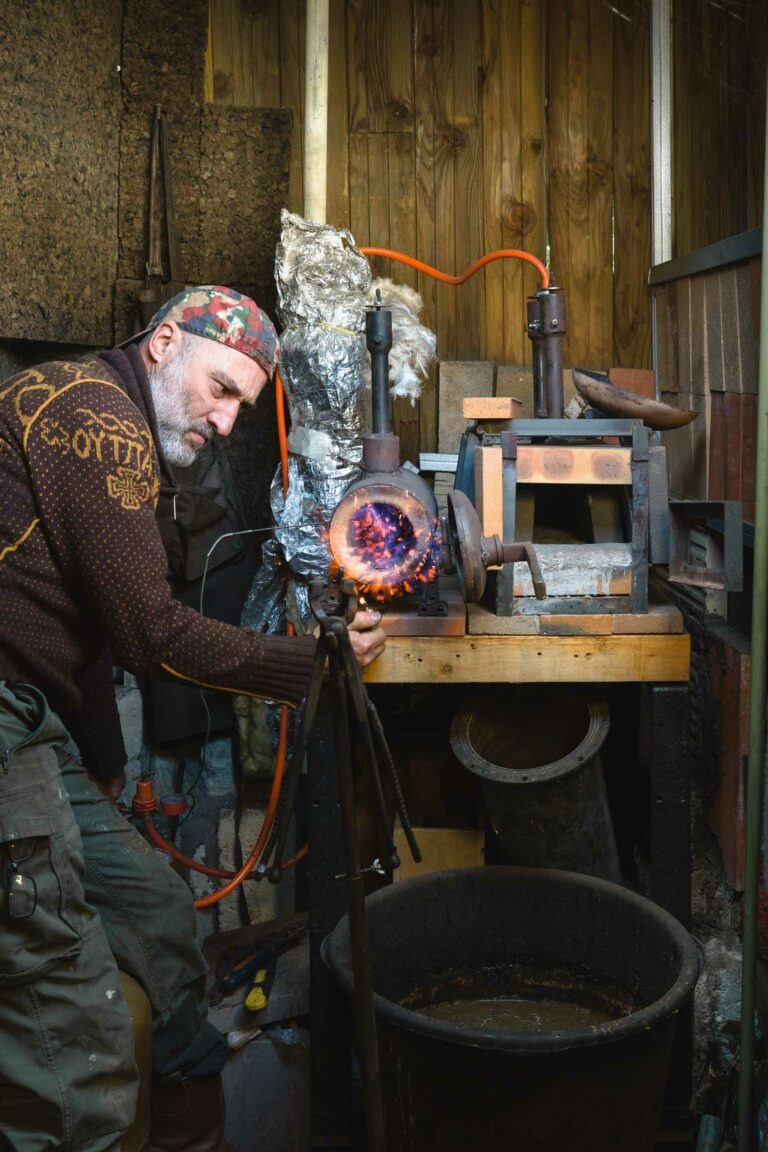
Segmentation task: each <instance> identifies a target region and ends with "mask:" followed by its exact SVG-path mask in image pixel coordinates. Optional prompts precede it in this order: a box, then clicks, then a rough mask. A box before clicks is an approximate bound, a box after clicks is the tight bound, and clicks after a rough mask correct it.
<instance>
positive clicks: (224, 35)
mask: <svg viewBox="0 0 768 1152" xmlns="http://www.w3.org/2000/svg"><path fill="white" fill-rule="evenodd" d="M232 5H233V0H213V3H212V6H211V37H210V51H211V67H212V70H213V99H214V102H215V103H216V104H231V103H232V102H233V100H232V83H233V81H232Z"/></svg>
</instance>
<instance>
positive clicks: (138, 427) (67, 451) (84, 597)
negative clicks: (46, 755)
mask: <svg viewBox="0 0 768 1152" xmlns="http://www.w3.org/2000/svg"><path fill="white" fill-rule="evenodd" d="M154 429H155V424H154V412H153V410H152V404H151V400H150V399H149V384H148V381H147V377H146V373H145V371H144V366H143V363H142V361H141V357H140V355H139V353H138V351H137V350H136V349H135V348H128V350H127V351H126V352H123V351H120V350H118V349H115V350H114V351H112V352H108V353H104V354H102V355H100V356H96V357H93V358H92V359H90V360H86V361H83V362H79V363H65V362H55V363H51V364H43V365H40V366H38V367H36V368H31V369H29V370H27V371H25V372H22V373H20V374H19V375H17V376H14V377H12V378H11V379H10V380H7V381H5V382H4V383H0V680H8V681H23V682H26V683H31V684H34V685H36V686H37V687H38V688H40V689H41V691H43V692H44V693H45V694H46V696H47V698H48V700H49V702H50V704H51V707H53V708H55V709H62V710H74V709H76V708H77V707H78V706H79V703H80V693H79V689H78V687H77V685H76V682H75V681H76V678H77V676H78V675H79V674H80V673H81V672H82V670H83V669H85V668H87V667H88V666H89V665H90V664H91V663H92V662H93V660H94V659H95V658H96V657H97V656H98V655H99V653H100V652H102V651H103V649H104V645H105V643H106V642H108V643H109V645H110V647H111V649H112V653H113V655H114V659H115V661H116V662H117V663H119V664H120V665H121V666H122V667H124V668H126V669H127V670H128V671H130V672H133V673H135V674H137V675H141V676H168V677H171V678H175V679H177V680H181V681H186V682H188V683H191V684H197V685H201V686H205V687H211V688H219V689H222V690H224V691H229V692H235V693H244V694H247V695H253V696H263V697H266V698H268V699H272V700H279V701H282V702H285V703H288V704H292V705H295V704H296V703H298V701H299V700H300V699H301V697H302V696H303V694H304V692H305V690H306V687H307V683H308V680H309V675H310V671H311V667H312V662H313V658H314V652H315V640H314V639H313V638H312V637H296V638H288V637H282V636H269V637H268V636H261V635H256V634H254V633H251V632H247V631H245V630H243V629H240V628H234V627H232V626H231V625H229V624H223V623H220V622H219V621H216V620H210V619H204V618H203V617H201V616H200V615H198V613H197V612H195V611H194V610H193V609H191V608H187V607H185V606H183V605H181V604H180V603H179V602H178V601H176V600H174V599H172V598H171V595H170V591H169V586H168V581H167V578H166V573H167V562H166V556H165V551H164V548H163V544H162V541H161V539H160V535H159V533H158V530H157V526H156V524H155V513H154V509H155V503H156V499H157V494H158V490H159V485H160V482H161V471H162V475H163V482H164V483H168V482H171V483H172V476H171V475H170V472H169V470H168V469H167V465H166V464H165V462H164V461H163V460H162V459H161V458H160V457H159V456H158V452H157V449H156V446H155V442H156V437H155V436H154Z"/></svg>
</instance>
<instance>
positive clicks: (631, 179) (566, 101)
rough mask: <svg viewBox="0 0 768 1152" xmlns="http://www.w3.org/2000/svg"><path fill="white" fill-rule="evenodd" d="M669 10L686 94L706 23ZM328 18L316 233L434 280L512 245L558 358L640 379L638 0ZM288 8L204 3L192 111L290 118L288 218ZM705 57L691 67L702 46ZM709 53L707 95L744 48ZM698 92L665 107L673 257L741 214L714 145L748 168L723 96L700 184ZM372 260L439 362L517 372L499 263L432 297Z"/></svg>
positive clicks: (345, 7) (643, 303) (294, 90)
mask: <svg viewBox="0 0 768 1152" xmlns="http://www.w3.org/2000/svg"><path fill="white" fill-rule="evenodd" d="M717 7H718V9H719V11H720V12H721V13H723V12H725V15H726V17H727V18H728V19H729V20H730V25H728V26H729V27H730V26H731V25H734V24H735V23H736V15H744V14H745V13H746V15H747V16H748V17H749V27H750V28H751V29H752V30H753V31H754V32H755V35H756V36H758V41H759V37H760V36H762V41H761V43H762V53H763V58H764V43H765V34H764V33H765V29H764V19H763V17H762V16H759V15H758V9H760V10H762V9H763V7H764V0H741V3H740V4H739V5H738V11H737V10H736V8H735V7H734V5H733V4H731V3H730V0H723V3H722V4H721V5H718V6H717ZM676 8H677V10H678V13H679V15H678V21H677V23H678V28H679V30H680V31H679V34H680V36H681V45H680V51H679V52H678V54H677V55H676V57H675V63H676V66H678V65H679V66H680V67H681V68H683V77H684V78H685V79H684V82H685V83H688V82H689V81H690V78H691V77H690V71H691V69H690V65H691V61H693V60H695V62H696V64H697V66H699V67H701V66H702V64H703V63H704V62H703V61H702V60H701V53H699V54H698V55H697V54H696V52H694V48H693V47H692V37H693V32H692V31H691V30H690V27H689V23H690V24H691V25H694V24H695V25H696V26H697V27H699V25H700V26H701V28H702V29H704V31H701V30H700V31H699V33H698V34H699V35H700V37H703V36H704V35H705V32H706V35H709V33H708V32H707V29H709V28H710V27H711V26H712V25H713V22H715V23H716V22H717V19H719V18H716V17H715V16H714V15H713V14H712V10H713V8H714V6H713V5H712V4H709V3H705V2H704V0H692V2H691V4H688V3H686V4H684V5H679V6H676ZM731 10H732V11H731ZM330 12H331V36H330V41H331V43H330V52H331V64H330V143H329V163H328V213H327V219H328V222H329V223H331V224H333V225H335V226H337V227H344V228H349V229H350V230H351V231H352V233H353V235H354V237H355V240H356V241H357V243H358V244H359V245H361V246H366V245H375V246H379V247H390V248H395V249H398V250H400V251H403V252H406V253H408V254H410V255H413V256H417V257H419V258H420V259H421V260H423V261H425V262H426V263H428V264H431V265H433V266H436V267H438V268H440V269H441V270H443V271H446V272H449V273H452V274H458V273H461V272H463V271H464V270H465V269H466V268H468V267H469V265H471V264H472V263H473V262H474V261H475V260H477V259H478V258H479V257H480V256H482V255H483V254H484V253H486V252H490V251H493V250H495V249H498V248H502V247H504V248H524V249H527V250H529V251H531V252H533V253H534V254H535V255H536V256H538V257H539V258H540V259H542V260H545V262H547V263H548V264H549V266H550V268H551V271H552V274H553V276H554V279H555V281H556V282H557V283H558V284H560V285H561V286H562V287H563V288H564V289H565V291H566V297H567V304H568V334H567V336H566V338H565V341H564V359H565V363H566V364H567V365H576V366H581V367H592V368H598V369H600V368H606V367H608V366H609V365H616V366H624V367H650V365H651V361H652V353H651V308H650V295H649V291H648V287H647V278H648V267H649V263H650V207H651V204H650V194H651V192H650V123H649V58H650V42H649V12H650V0H614V2H613V3H607V2H606V0H330ZM686 13H689V16H688V17H686ZM304 16H305V12H304V3H303V0H280V2H278V0H211V26H210V41H209V54H208V69H207V97H208V99H209V100H213V101H215V102H221V103H232V104H263V105H277V104H281V105H285V106H288V107H290V108H292V109H293V110H294V136H293V148H292V155H291V191H290V203H289V205H288V206H289V207H290V208H291V209H292V210H294V211H298V212H300V211H301V209H302V193H301V143H302V117H301V111H302V110H301V102H302V79H303V51H304V47H303V21H304ZM705 17H706V21H705ZM745 19H746V16H745ZM686 21H689V23H687V22H686ZM697 22H698V23H697ZM721 24H722V20H721ZM738 26H739V27H742V24H741V23H739V24H738ZM761 29H762V31H761ZM722 35H725V33H724V32H722V29H721V31H720V32H718V36H722ZM759 42H760V41H759ZM706 43H707V45H708V52H709V55H708V56H707V58H706V68H707V69H709V70H710V72H711V71H712V70H713V69H715V68H716V67H718V66H719V64H718V59H717V55H716V51H715V46H716V44H717V43H719V40H718V39H717V38H712V37H710V38H709V39H707V41H706ZM727 43H728V57H727V77H726V79H725V80H724V82H723V84H724V87H723V86H721V87H719V88H717V92H718V93H719V94H720V95H719V97H718V99H721V102H722V95H723V92H729V93H730V92H731V88H730V87H729V85H730V83H731V81H730V80H729V79H728V77H732V76H733V75H735V74H736V72H737V69H738V66H739V60H740V59H741V60H743V59H744V58H745V56H746V55H748V47H747V45H746V42H739V41H738V39H737V37H736V35H735V34H734V35H732V36H731V37H730V39H728V41H727ZM686 61H687V62H688V65H689V67H688V72H687V73H686V72H685V69H684V67H683V66H684V64H685V62H686ZM723 67H725V64H723ZM752 71H754V69H753V70H752ZM751 75H752V73H749V75H748V74H747V73H745V74H744V76H745V78H744V86H745V87H749V86H751V88H750V91H751V89H752V88H754V87H755V83H754V81H753V80H752V79H750V78H749V76H751ZM758 87H759V86H758ZM705 95H706V92H704V93H702V85H699V88H698V90H697V93H696V94H695V96H693V95H691V96H689V97H686V98H683V97H679V98H678V102H677V107H678V111H679V112H680V114H684V115H685V117H686V119H685V121H684V124H685V130H684V132H682V133H679V134H678V137H679V138H678V143H677V152H676V168H677V174H678V176H679V179H680V185H679V188H678V193H677V195H676V201H675V203H676V208H677V210H678V212H679V213H680V214H682V215H683V216H684V217H685V224H684V226H681V227H680V228H679V229H678V237H679V240H680V242H682V243H687V242H689V241H690V242H694V241H695V243H696V244H703V243H709V242H710V241H711V240H712V239H720V238H721V237H720V236H719V235H718V236H711V235H708V232H711V231H712V229H713V228H715V227H716V226H719V225H720V223H721V221H722V220H723V219H724V218H727V219H728V220H736V219H738V220H739V221H741V220H742V219H743V220H745V221H746V222H745V223H744V225H743V226H744V227H750V226H754V225H755V223H757V222H758V221H757V220H756V219H755V213H756V212H757V205H758V196H757V187H758V183H759V181H758V179H757V176H756V175H755V176H754V178H753V179H752V183H751V185H750V190H749V191H746V190H743V189H737V190H736V192H735V193H734V190H733V185H734V184H736V183H738V178H737V177H733V176H729V175H728V163H727V162H726V160H725V153H726V152H728V153H729V158H730V159H732V160H733V168H734V170H735V172H737V173H743V172H744V171H746V168H747V167H749V169H750V171H753V172H756V165H755V160H756V158H757V154H758V152H759V155H760V157H761V156H762V152H761V151H760V150H759V149H758V148H757V147H756V145H754V142H753V145H754V146H753V145H751V146H750V148H748V147H747V142H746V137H747V135H749V133H750V132H751V131H752V127H751V126H750V125H742V126H741V127H740V128H739V129H738V130H736V126H735V125H734V116H733V113H734V110H735V109H737V108H738V107H740V105H739V101H738V99H736V98H735V97H734V98H733V99H730V97H729V99H730V103H729V104H728V107H729V109H730V117H731V118H730V119H729V120H728V125H729V126H731V127H732V128H733V129H734V131H733V135H732V137H730V136H725V137H721V139H720V145H721V156H720V162H719V164H712V165H710V169H709V170H708V172H707V173H702V165H701V160H700V157H699V156H698V155H697V154H696V148H697V144H698V141H699V140H700V138H701V137H702V134H706V133H708V132H709V133H710V135H711V139H712V141H713V143H714V141H715V139H716V128H715V125H716V124H717V125H720V124H722V117H721V118H720V119H719V120H717V121H713V124H712V127H711V129H710V127H709V126H708V122H707V116H708V113H704V115H700V114H699V113H698V111H696V112H695V113H694V108H696V107H697V105H696V100H698V101H699V105H698V107H701V108H705V106H706V101H705V100H704V96H705ZM686 99H687V100H688V103H686ZM712 100H713V101H714V100H715V96H714V95H713V96H712ZM750 100H751V103H752V105H754V99H753V97H752V96H750ZM715 103H716V101H715ZM743 103H744V101H743V98H742V105H743ZM758 119H759V118H758ZM689 142H690V143H689ZM734 148H736V149H737V150H738V155H736V154H734V152H733V149H734ZM750 157H751V158H750ZM710 172H711V177H712V178H711V180H709V181H708V182H707V187H708V191H707V193H706V198H705V199H702V197H701V189H702V186H703V183H704V179H703V177H704V176H705V175H709V174H710ZM744 183H748V181H746V180H745V181H744ZM732 195H736V198H737V200H738V202H739V205H740V206H739V207H738V208H735V209H733V210H732V211H731V213H730V215H729V213H728V212H726V211H725V209H724V208H723V204H724V202H725V201H726V200H727V199H728V197H730V196H732ZM715 204H717V205H718V207H717V209H715V208H714V207H713V205H715ZM697 213H698V216H697ZM696 221H700V222H696ZM373 263H374V271H375V272H376V273H378V274H383V275H392V276H393V278H394V279H399V280H404V281H405V282H407V283H410V284H413V285H414V286H416V287H418V289H419V291H420V292H421V294H422V296H423V298H424V305H425V307H424V312H423V314H422V315H423V319H424V321H425V323H427V324H428V325H429V326H430V327H431V328H433V329H434V330H435V332H436V333H437V338H438V354H439V357H440V359H441V360H473V359H488V360H495V361H496V362H497V363H500V364H528V363H529V362H530V351H529V349H530V345H529V342H528V340H527V337H526V336H525V333H524V325H525V315H526V313H525V301H526V297H527V296H528V295H530V294H531V293H532V292H533V291H535V289H536V287H537V278H536V273H535V271H534V270H533V269H532V268H531V267H530V266H528V265H523V264H522V263H520V262H517V261H510V260H505V261H499V262H496V263H494V264H491V265H489V266H488V268H487V269H485V270H484V271H483V272H481V273H480V274H479V275H478V276H477V277H475V278H474V279H473V280H471V281H469V282H468V283H467V284H465V285H464V286H462V287H459V288H451V287H446V286H443V285H440V284H438V283H437V282H435V281H434V280H432V279H430V278H428V277H426V276H424V275H422V274H418V275H417V274H416V273H415V272H414V271H412V270H410V269H407V268H404V267H403V266H402V265H397V266H394V265H391V264H390V262H389V261H382V260H378V259H377V260H375V261H374V262H373ZM400 417H401V418H403V417H406V418H407V413H406V412H405V411H404V410H401V411H400ZM396 418H397V413H396ZM411 418H413V417H411ZM420 422H421V429H420V440H421V447H422V448H423V449H427V450H429V449H431V448H434V447H435V429H436V402H435V395H434V389H433V388H428V389H427V390H426V391H425V394H424V396H423V398H422V403H421V412H420Z"/></svg>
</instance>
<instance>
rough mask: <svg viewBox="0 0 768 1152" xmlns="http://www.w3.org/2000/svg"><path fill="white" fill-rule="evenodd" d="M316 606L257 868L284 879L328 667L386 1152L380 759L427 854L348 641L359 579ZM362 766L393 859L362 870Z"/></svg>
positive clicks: (368, 1104)
mask: <svg viewBox="0 0 768 1152" xmlns="http://www.w3.org/2000/svg"><path fill="white" fill-rule="evenodd" d="M310 603H311V606H312V611H313V613H314V615H315V618H316V619H317V621H318V624H319V625H320V637H319V642H318V646H317V654H316V656H315V664H314V668H313V672H312V677H311V681H310V686H309V690H308V692H307V696H306V699H305V701H304V704H303V706H302V708H301V709H300V712H299V717H298V724H297V731H296V737H295V742H294V748H293V752H292V755H291V759H290V763H289V765H288V767H287V768H286V775H285V780H284V783H283V788H282V791H281V794H280V801H279V804H278V809H277V812H276V817H275V823H274V826H273V829H272V833H271V835H270V837H269V840H268V842H267V844H266V846H265V849H264V854H263V856H262V859H261V861H260V862H259V865H258V867H257V874H259V875H261V876H264V875H268V876H269V879H270V881H272V882H273V883H276V882H278V881H279V879H280V876H281V872H282V862H283V860H284V858H285V849H286V844H287V837H288V826H289V821H290V815H291V812H292V810H293V807H294V803H295V799H296V791H297V787H298V780H299V775H300V773H301V769H302V765H303V763H304V758H305V755H306V752H307V747H308V742H309V737H310V734H311V731H312V726H313V724H314V721H315V717H316V715H317V708H318V703H319V700H320V690H321V687H322V684H323V682H324V680H325V677H326V669H327V676H328V681H329V687H330V696H331V714H332V723H333V734H334V741H335V749H336V771H337V778H338V791H339V802H340V808H341V816H342V825H343V833H344V847H345V858H346V872H345V873H344V874H343V875H342V876H338V877H336V879H338V880H342V879H343V880H345V881H346V890H347V915H348V917H349V933H350V943H351V953H352V968H353V973H354V988H355V992H354V1015H355V1033H356V1045H357V1052H358V1057H359V1061H360V1066H361V1072H362V1088H363V1099H364V1103H365V1112H366V1121H367V1132H368V1150H369V1152H386V1137H385V1128H384V1111H383V1105H382V1096H381V1083H380V1075H379V1053H378V1044H377V1035H376V1017H375V1013H374V1001H373V995H374V989H373V971H372V964H371V956H370V946H369V939H368V926H367V920H366V911H365V875H366V873H369V872H372V871H375V872H380V873H387V872H389V871H392V870H393V869H395V868H397V867H398V866H399V864H400V859H399V857H398V854H397V851H396V849H395V846H394V843H393V842H392V836H391V832H390V826H389V820H388V817H387V805H386V799H385V795H384V787H383V783H382V776H381V771H380V764H381V766H382V767H384V768H386V770H387V771H388V773H389V783H390V785H391V788H392V792H393V796H394V801H395V806H396V808H397V811H398V814H399V817H400V822H401V825H402V828H403V832H404V834H405V836H406V839H407V841H408V845H409V848H410V850H411V853H412V855H413V858H414V860H416V861H419V860H421V852H420V850H419V847H418V844H417V843H416V839H415V837H414V835H413V829H412V827H411V824H410V821H409V818H408V814H407V812H406V809H405V802H404V798H403V793H402V788H401V786H400V781H399V778H398V775H397V770H396V768H395V765H394V762H393V760H392V756H391V754H390V751H389V748H388V747H387V742H386V738H385V736H384V729H383V726H382V724H381V720H380V718H379V715H378V713H377V711H376V708H375V706H374V704H373V702H372V701H371V700H370V699H369V697H368V694H367V692H366V689H365V685H364V683H363V679H362V676H361V674H360V668H359V666H358V664H357V660H356V658H355V653H354V650H353V648H352V644H351V642H350V639H349V630H348V627H347V624H348V622H349V621H350V620H352V619H353V618H354V615H355V611H356V590H355V584H354V581H352V580H347V579H345V578H344V577H343V574H342V573H338V575H336V576H335V577H334V578H332V579H331V580H330V581H329V582H328V583H327V584H324V583H322V582H320V581H316V582H314V583H313V585H312V588H311V595H310ZM356 767H357V768H359V769H360V770H361V771H363V772H365V773H367V775H368V778H369V780H370V782H371V784H372V786H373V795H374V806H375V816H376V822H377V825H378V829H379V833H380V835H381V837H382V842H383V843H384V844H386V845H387V858H386V859H385V860H384V861H383V862H382V861H381V860H380V859H378V858H377V859H376V860H374V861H373V863H372V864H371V865H369V866H368V867H362V866H361V862H360V850H359V844H358V837H357V825H356V819H355V808H356V805H355V769H356Z"/></svg>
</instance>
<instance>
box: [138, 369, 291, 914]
mask: <svg viewBox="0 0 768 1152" xmlns="http://www.w3.org/2000/svg"><path fill="white" fill-rule="evenodd" d="M275 413H276V418H277V438H278V444H279V447H280V468H281V474H282V481H283V493H284V494H285V492H286V491H287V489H288V437H287V433H286V428H285V393H284V390H283V382H282V380H281V378H280V373H279V372H275ZM286 632H287V634H288V635H289V636H292V635H293V627H292V626H291V624H288V626H287V628H286ZM287 749H288V708H287V707H286V705H285V704H283V705H282V707H281V709H280V731H279V733H278V738H277V752H276V753H275V774H274V776H273V778H272V787H271V789H270V793H269V801H268V803H267V811H266V813H265V816H264V823H263V824H262V826H261V831H260V832H259V837H258V840H257V841H256V843H255V845H254V846H253V849H252V850H251V853H250V855H249V857H248V859H247V860H246V861H245V863H244V864H243V866H242V868H241V869H240V870H239V871H238V872H235V873H229V872H227V873H224V874H223V876H222V878H224V877H226V878H228V880H229V882H228V883H227V884H225V885H224V886H223V887H222V888H219V889H217V891H216V892H211V893H209V895H208V896H201V897H200V898H199V899H198V900H195V908H209V907H210V906H211V905H212V904H218V902H219V900H223V899H224V897H225V896H228V895H229V894H230V892H234V891H235V889H236V888H239V887H240V885H241V884H242V883H243V881H244V880H245V878H246V876H248V874H249V872H251V871H252V869H253V867H254V865H255V864H256V862H257V860H258V858H259V856H261V853H262V852H263V851H264V846H265V844H266V842H267V838H268V836H269V833H270V832H271V830H272V825H273V824H274V822H275V812H276V811H277V802H278V799H279V796H280V789H281V787H282V784H283V776H284V774H285V764H286V759H287ZM147 823H148V824H150V821H147ZM152 831H154V833H155V836H159V833H158V832H157V829H153V830H152ZM152 831H150V836H152ZM153 839H154V837H153ZM176 851H177V852H178V849H176ZM171 855H174V853H171ZM305 855H306V846H305V847H304V848H303V849H302V850H301V851H300V852H299V853H298V854H297V855H296V856H295V857H293V858H292V860H290V861H287V862H286V863H285V864H284V865H283V867H284V868H288V867H290V866H291V864H293V863H295V862H296V861H297V860H301V859H303V857H304V856H305ZM174 858H175V859H178V856H175V855H174ZM181 862H182V863H189V860H188V858H184V859H183V860H182V861H181ZM192 866H194V864H193V865H192ZM198 871H202V869H198ZM207 874H208V875H214V876H221V875H222V874H221V870H220V869H213V870H211V871H209V872H208V873H207Z"/></svg>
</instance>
